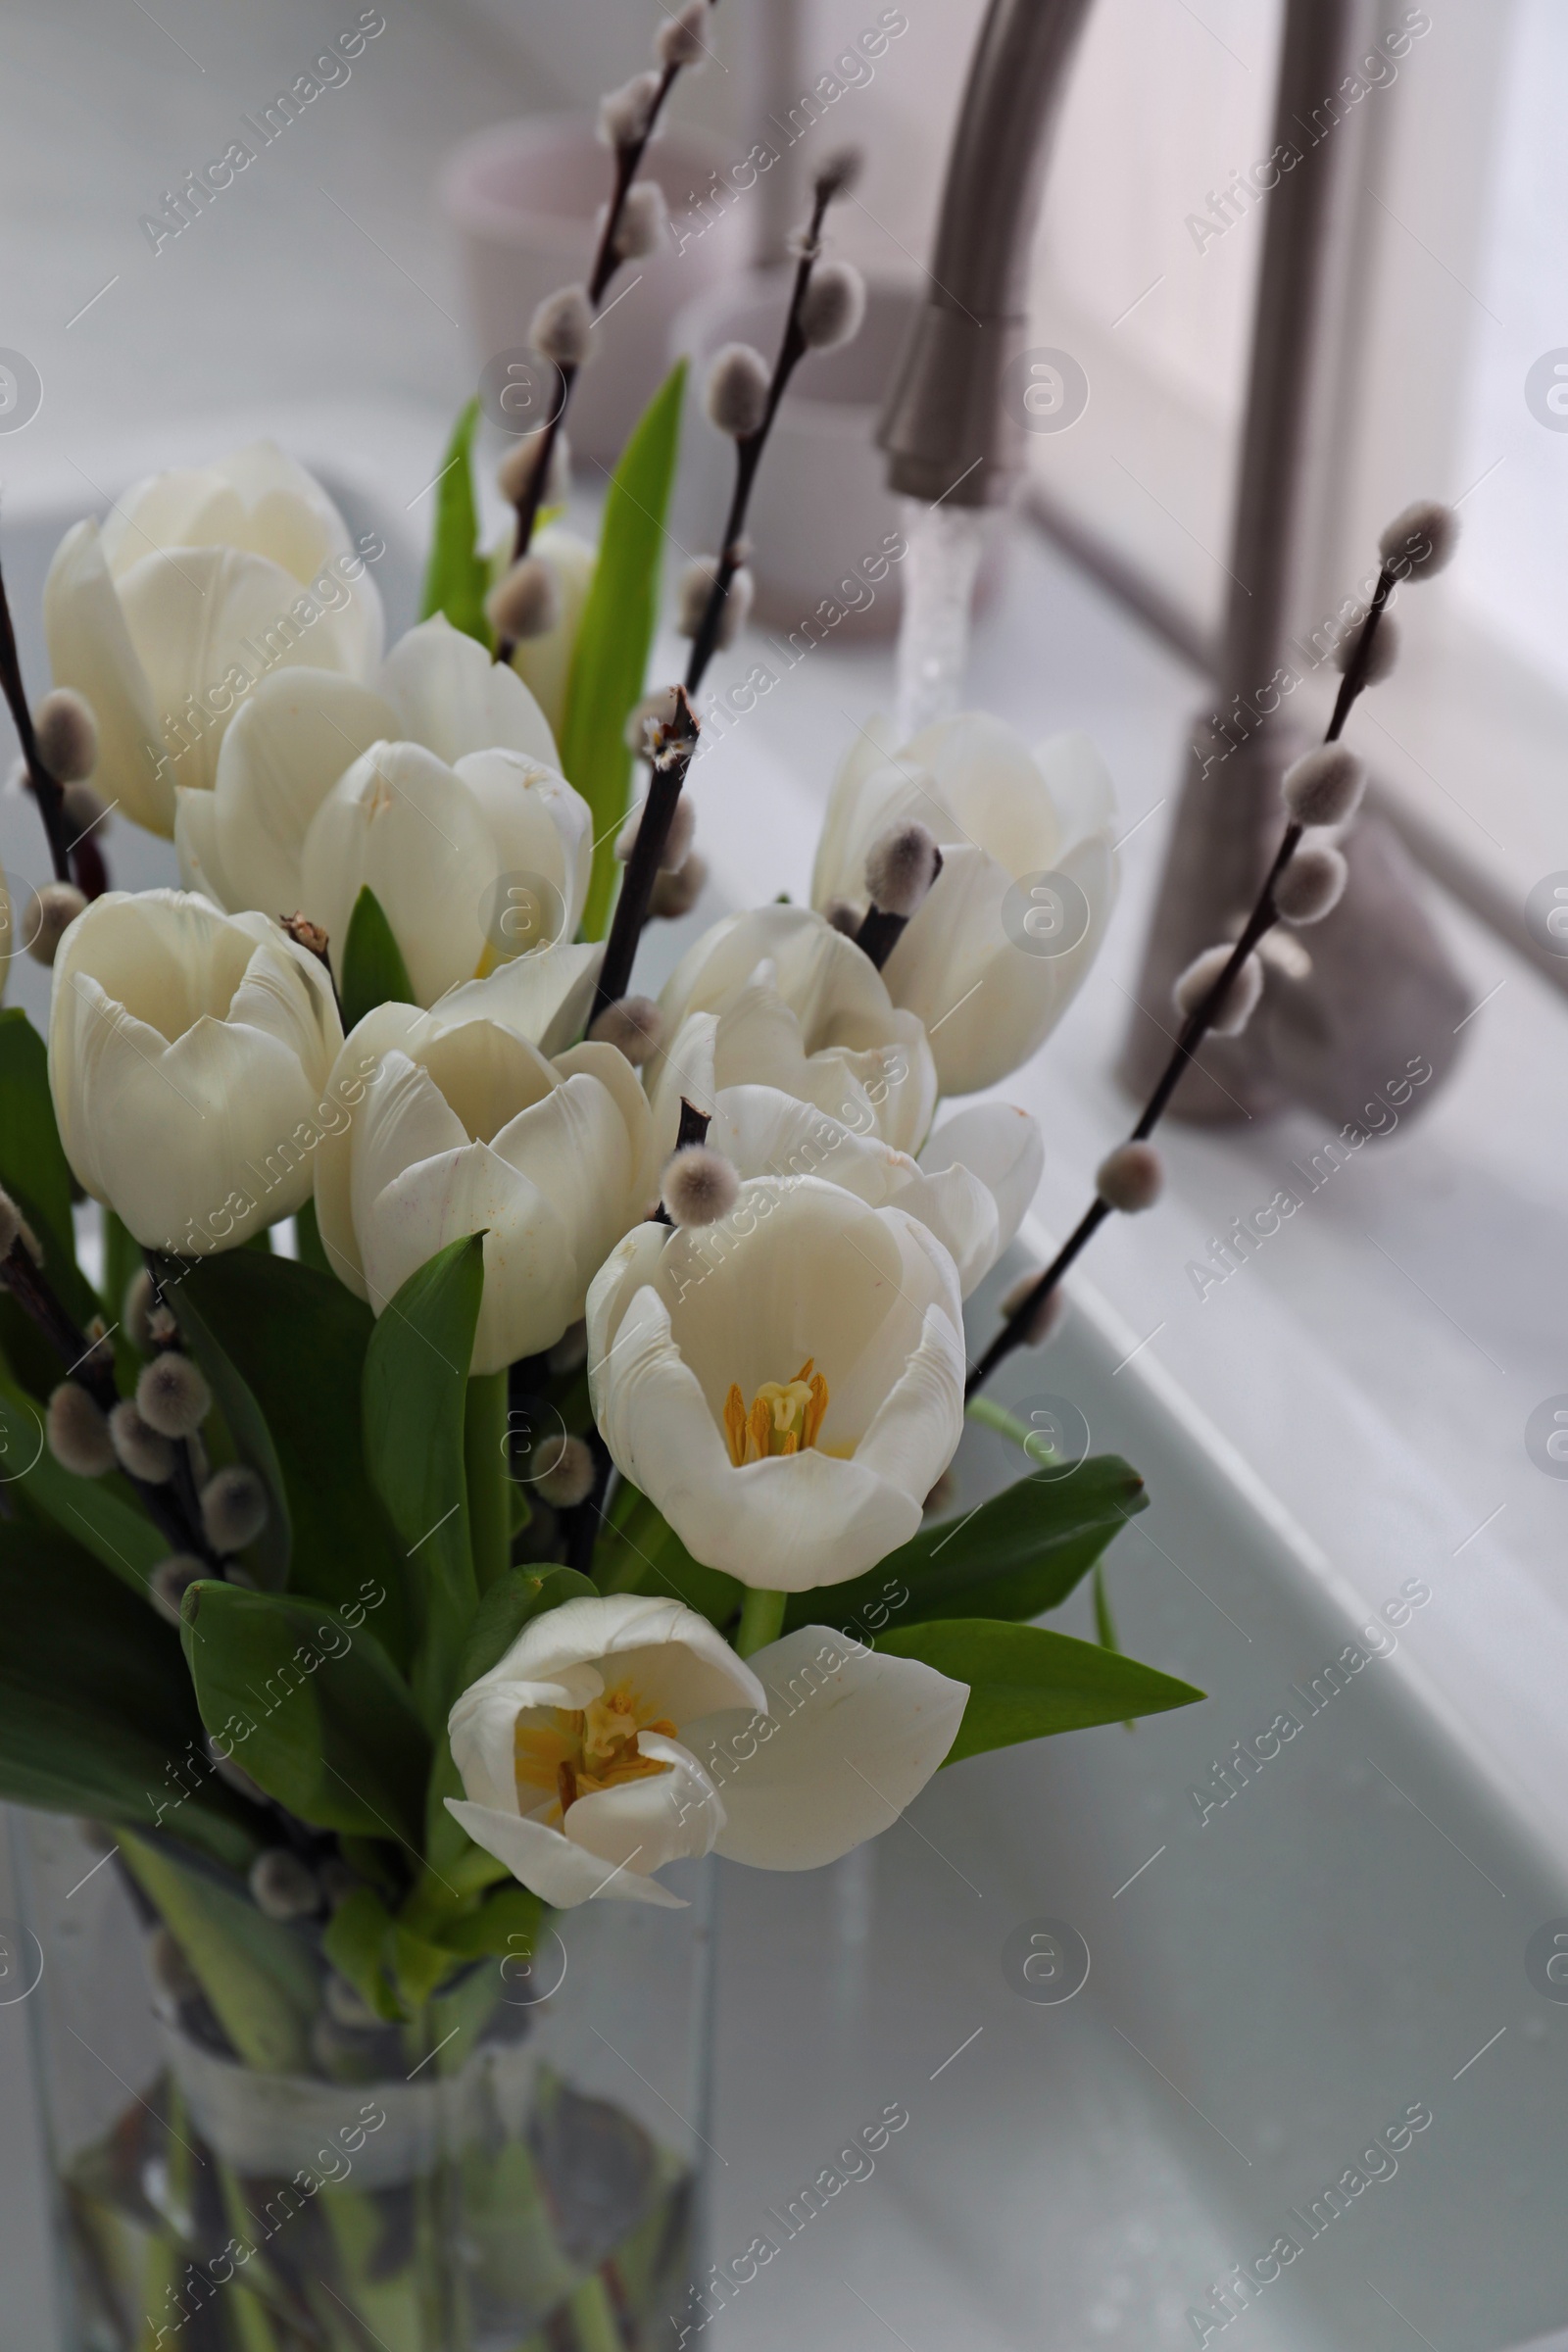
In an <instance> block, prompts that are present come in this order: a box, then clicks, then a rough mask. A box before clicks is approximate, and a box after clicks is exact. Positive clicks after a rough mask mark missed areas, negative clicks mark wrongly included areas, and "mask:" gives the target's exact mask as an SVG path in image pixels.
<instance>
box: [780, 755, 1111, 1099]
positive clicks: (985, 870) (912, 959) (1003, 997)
mask: <svg viewBox="0 0 1568 2352" xmlns="http://www.w3.org/2000/svg"><path fill="white" fill-rule="evenodd" d="M911 820H918V821H919V823H921V824H922V825H924V826H926V827H927V828H928V830H929V831H930V832H932V833H933V834H934V835H935V836H936V839H937V841H938V843H939V845H940V847H941V850H942V859H943V863H942V871H941V873H940V874H939V875H938V876H937V879H936V882H935V884H934V885H933V887H932V889H931V892H930V895H929V897H928V898H927V899H926V901H925V903H924V905H923V906H922V907H920V908H919V909H918V911H917V912H916V913H915V914H914V915H913V916H912V917H911V919H910V922H909V925H908V928H907V930H906V931H905V932H904V934H903V936H902V937H901V938H900V940H899V941H898V943H897V945H896V946H895V948H894V950H893V953H892V955H891V956H889V957H888V960H887V964H886V967H885V973H884V976H885V978H886V981H887V985H888V988H889V990H890V992H891V994H892V997H893V1001H894V1003H895V1004H896V1005H905V1006H907V1008H908V1009H909V1010H910V1011H911V1012H916V1013H918V1014H919V1016H920V1019H921V1021H922V1022H923V1023H924V1025H925V1029H926V1033H927V1035H928V1036H929V1038H930V1040H931V1051H932V1053H933V1054H935V1056H936V1066H937V1074H938V1077H939V1078H940V1080H941V1084H942V1091H943V1093H944V1094H949V1095H968V1094H974V1093H976V1092H977V1091H978V1090H979V1089H980V1088H981V1087H986V1086H995V1085H996V1084H997V1082H998V1080H999V1079H1002V1078H1005V1077H1006V1075H1007V1073H1008V1072H1009V1071H1010V1070H1015V1069H1017V1068H1018V1066H1019V1065H1020V1063H1022V1062H1025V1061H1027V1060H1028V1059H1029V1056H1030V1055H1031V1054H1034V1053H1035V1052H1036V1051H1037V1050H1038V1048H1039V1047H1040V1046H1041V1045H1043V1044H1044V1042H1045V1040H1046V1038H1047V1037H1048V1036H1049V1035H1050V1033H1051V1031H1052V1030H1053V1029H1054V1027H1055V1025H1056V1023H1057V1021H1058V1020H1060V1018H1061V1016H1062V1014H1063V1013H1064V1012H1065V1011H1066V1009H1067V1006H1068V1005H1070V1004H1071V1003H1072V1000H1073V998H1074V996H1075V995H1076V994H1077V992H1078V988H1079V985H1080V983H1081V982H1082V980H1083V979H1084V976H1085V974H1086V973H1087V972H1088V970H1089V966H1090V965H1091V963H1092V962H1093V961H1094V958H1095V956H1096V954H1097V952H1098V950H1099V947H1100V943H1101V940H1102V938H1103V936H1104V930H1105V925H1106V923H1107V922H1108V920H1109V917H1110V910H1111V907H1113V905H1114V904H1115V898H1116V885H1117V864H1116V855H1115V849H1114V846H1113V845H1114V842H1115V838H1116V808H1115V793H1114V788H1113V787H1112V784H1111V781H1110V777H1109V775H1108V774H1107V772H1106V770H1105V767H1104V765H1103V761H1102V760H1101V758H1100V755H1099V753H1098V752H1097V751H1096V750H1095V748H1094V746H1093V744H1092V743H1091V742H1090V741H1089V738H1088V737H1087V736H1086V735H1057V736H1054V737H1053V738H1052V740H1051V741H1050V742H1049V743H1045V744H1042V745H1041V747H1040V748H1039V750H1038V751H1034V752H1031V750H1030V749H1029V747H1028V745H1027V744H1026V743H1025V742H1024V740H1023V738H1022V737H1021V736H1020V735H1017V734H1015V733H1014V731H1013V730H1012V728H1011V727H1008V726H1005V725H1004V724H1003V722H1002V720H1001V719H997V718H990V717H986V716H984V715H981V714H979V713H975V712H970V713H967V714H965V715H964V716H961V717H957V718H944V719H938V720H937V721H936V723H935V725H933V726H929V727H926V728H924V729H923V730H922V731H921V732H920V733H919V734H918V735H916V736H914V737H912V738H911V740H910V741H909V742H908V743H907V744H905V745H904V746H903V747H902V748H898V747H897V746H896V743H895V739H894V735H893V730H892V728H891V727H890V726H889V725H888V724H887V722H886V721H885V720H884V721H874V722H873V724H872V726H871V727H870V728H868V729H865V730H862V735H861V739H860V740H859V742H858V743H857V745H856V747H855V749H854V750H853V751H852V752H851V753H850V755H849V757H848V758H847V759H846V760H845V762H844V764H843V766H842V767H841V768H840V770H839V773H838V777H837V780H836V781H835V783H834V786H833V791H832V794H831V796H830V798H829V801H828V808H827V817H826V820H825V822H824V824H823V827H822V838H821V840H820V842H819V843H818V845H817V852H816V864H815V868H814V870H813V873H812V877H811V902H812V905H813V906H815V907H823V908H825V907H828V906H829V905H830V904H831V903H832V902H833V901H834V900H835V899H846V900H849V901H851V902H852V903H854V904H858V905H863V904H864V902H865V895H866V894H865V861H866V857H867V855H868V853H869V851H870V850H871V848H872V845H873V844H874V843H875V842H876V841H878V840H879V839H880V837H881V836H882V835H883V834H885V833H886V832H887V831H888V830H889V828H890V827H892V826H895V825H900V824H907V823H908V822H910V821H911ZM1054 875H1061V876H1065V877H1066V880H1067V882H1068V883H1069V884H1071V885H1075V886H1076V889H1077V891H1078V892H1081V894H1082V897H1081V899H1078V898H1072V899H1071V904H1070V906H1069V905H1066V904H1064V903H1063V902H1062V901H1061V900H1059V899H1058V898H1055V897H1053V898H1051V899H1044V898H1043V899H1042V900H1041V901H1040V902H1039V904H1038V905H1037V904H1036V903H1034V902H1031V900H1030V897H1029V888H1030V886H1031V885H1032V884H1034V883H1035V882H1036V881H1037V880H1038V879H1039V878H1040V877H1042V876H1054ZM1019 885H1021V886H1022V888H1021V889H1020V888H1019V887H1017V886H1019ZM1045 887H1046V889H1047V891H1049V890H1050V884H1049V883H1047V884H1046V886H1045ZM1009 894H1011V896H1010V897H1009ZM1067 896H1068V897H1071V894H1070V893H1069V894H1067ZM1053 924H1054V926H1055V933H1056V936H1055V937H1054V936H1053ZM1058 940H1064V941H1065V942H1066V943H1067V944H1065V946H1060V947H1058Z"/></svg>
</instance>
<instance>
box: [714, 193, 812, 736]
mask: <svg viewBox="0 0 1568 2352" xmlns="http://www.w3.org/2000/svg"><path fill="white" fill-rule="evenodd" d="M841 184H842V182H841V180H840V179H839V178H838V177H837V176H836V175H834V174H831V173H825V174H824V175H823V176H822V177H821V178H820V179H818V181H817V183H816V187H815V191H814V193H813V197H812V202H811V219H810V224H809V227H808V228H807V230H806V233H805V236H804V237H803V239H802V241H801V252H800V259H799V261H798V262H797V264H796V266H795V283H794V285H793V286H792V287H791V289H790V307H789V310H788V313H787V314H786V317H785V320H784V332H783V335H782V336H781V337H780V340H779V347H778V356H777V358H776V359H775V360H774V362H773V373H772V377H771V379H770V381H769V383H768V387H767V404H766V406H765V408H764V409H763V411H762V421H761V423H760V425H759V426H758V428H757V430H756V432H755V433H748V434H747V436H746V438H745V439H744V440H741V441H737V442H736V444H735V488H734V491H733V493H732V495H731V498H730V502H729V514H728V516H727V517H726V519H725V523H724V539H723V545H722V547H721V549H720V551H719V558H718V569H717V572H716V573H715V574H714V578H713V585H712V588H711V590H710V592H709V598H708V603H707V605H706V607H705V608H704V612H703V617H702V622H701V625H700V626H699V628H698V631H697V635H696V637H695V638H694V639H693V641H692V650H691V656H690V659H689V660H688V662H687V663H686V677H685V686H686V691H687V693H688V694H689V695H691V696H692V697H693V699H694V700H695V698H696V696H697V693H698V691H699V689H700V688H701V686H702V683H703V678H704V675H705V673H706V671H707V668H708V664H709V663H710V662H711V660H712V659H713V655H714V654H715V652H716V651H717V649H718V632H719V629H720V627H721V626H722V624H723V618H724V607H725V605H726V603H727V602H728V601H729V591H730V583H731V581H732V580H733V579H734V577H735V574H736V573H737V571H739V569H740V567H741V564H742V562H743V560H744V557H745V552H746V549H745V541H746V514H747V509H748V508H749V506H750V505H751V499H752V488H753V485H754V483H755V482H756V480H757V469H758V467H759V466H760V464H761V462H762V451H763V450H764V449H765V447H766V446H767V437H768V434H769V433H770V432H771V431H772V429H773V419H774V418H775V417H776V416H777V415H778V408H779V403H780V401H781V400H782V399H783V397H784V394H785V391H786V390H787V388H788V385H789V380H790V377H791V376H792V375H793V374H794V372H795V370H796V368H798V367H799V366H800V364H801V361H802V360H803V359H804V358H805V356H806V350H807V344H806V337H805V335H804V334H803V333H802V332H801V306H802V304H803V303H804V302H805V300H806V289H807V287H808V286H809V284H810V282H811V271H812V270H813V269H814V268H815V266H816V262H817V259H818V256H819V254H820V251H821V240H822V223H823V221H824V220H825V219H826V218H827V208H828V206H829V205H830V204H831V203H832V201H833V198H834V197H835V195H836V194H837V193H838V190H839V188H840V186H841Z"/></svg>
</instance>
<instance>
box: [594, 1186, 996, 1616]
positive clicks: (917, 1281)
mask: <svg viewBox="0 0 1568 2352" xmlns="http://www.w3.org/2000/svg"><path fill="white" fill-rule="evenodd" d="M962 1333H963V1326H962V1308H961V1305H960V1301H959V1294H958V1276H957V1272H956V1268H955V1266H954V1263H953V1260H952V1258H951V1257H950V1256H949V1254H948V1252H947V1250H945V1249H944V1248H943V1246H942V1244H941V1243H940V1242H939V1241H938V1240H937V1238H936V1236H935V1235H934V1234H933V1233H932V1232H931V1231H930V1230H929V1229H928V1228H927V1227H926V1226H924V1225H922V1224H919V1223H917V1222H916V1220H915V1219H914V1218H913V1217H912V1216H909V1215H907V1213H906V1212H905V1211H904V1210H903V1209H902V1208H896V1207H895V1208H873V1207H872V1206H871V1205H870V1204H869V1203H868V1202H867V1201H861V1200H858V1199H857V1198H856V1197H855V1195H854V1194H853V1193H849V1192H846V1191H845V1190H843V1189H842V1188H841V1187H840V1186H838V1185H835V1184H824V1183H823V1182H822V1181H821V1179H820V1178H818V1177H812V1176H806V1177H782V1178H780V1177H763V1178H758V1179H754V1180H753V1181H752V1182H750V1183H747V1184H743V1185H742V1186H741V1188H740V1197H739V1200H738V1201H737V1203H736V1206H735V1208H734V1209H733V1210H732V1212H731V1213H730V1215H729V1216H727V1217H725V1218H724V1219H723V1220H722V1221H721V1222H720V1223H718V1224H716V1225H705V1226H699V1227H695V1228H692V1229H689V1230H681V1229H680V1228H675V1229H674V1230H671V1229H668V1228H666V1227H664V1226H662V1225H655V1224H650V1225H643V1226H640V1227H639V1228H638V1229H637V1230H636V1231H635V1232H633V1233H629V1234H628V1235H627V1236H626V1238H625V1240H624V1241H622V1242H621V1243H620V1244H619V1246H618V1248H616V1250H614V1251H613V1253H612V1255H611V1256H610V1258H609V1259H608V1260H607V1262H606V1263H605V1265H604V1266H603V1267H602V1268H601V1269H600V1271H599V1273H598V1274H597V1275H596V1276H595V1278H594V1282H593V1286H592V1288H591V1289H590V1291H589V1293H588V1379H589V1387H590V1393H591V1395H592V1397H593V1405H594V1418H595V1420H596V1421H597V1422H598V1424H599V1429H600V1432H601V1434H602V1435H603V1437H604V1440H605V1443H606V1445H607V1446H609V1448H610V1451H611V1454H612V1456H613V1460H614V1462H615V1464H616V1466H617V1467H618V1468H619V1469H620V1470H621V1471H622V1472H623V1474H624V1475H625V1476H626V1477H627V1478H628V1479H630V1480H631V1482H632V1484H633V1485H634V1486H636V1487H638V1488H640V1489H641V1491H642V1492H643V1494H645V1495H648V1496H649V1497H650V1499H651V1500H652V1501H653V1502H654V1503H656V1504H657V1505H658V1507H659V1509H660V1510H661V1511H662V1513H663V1515H664V1517H665V1518H666V1519H667V1520H668V1521H669V1523H670V1525H671V1527H673V1528H674V1530H675V1532H676V1534H677V1535H678V1536H679V1537H680V1539H681V1542H682V1543H683V1544H685V1545H686V1548H687V1550H688V1551H689V1552H690V1553H691V1554H692V1557H693V1558H694V1559H696V1560H700V1561H702V1562H703V1563H704V1564H705V1565H706V1566H708V1567H710V1568H719V1569H723V1570H725V1571H726V1572H727V1573H728V1574H729V1575H731V1576H735V1577H739V1578H740V1580H741V1582H742V1583H743V1584H746V1585H753V1586H760V1587H762V1588H764V1589H766V1590H771V1591H774V1592H786V1593H802V1592H806V1591H808V1590H809V1588H810V1587H812V1586H815V1585H836V1584H841V1583H843V1582H844V1580H845V1579H846V1578H848V1577H852V1576H858V1574H859V1573H860V1571H861V1570H862V1569H864V1568H869V1567H872V1566H873V1565H874V1564H875V1562H876V1561H878V1560H879V1559H881V1558H882V1557H883V1556H884V1554H885V1553H887V1552H890V1551H892V1550H894V1549H895V1548H896V1547H897V1546H898V1545H899V1544H905V1543H907V1541H908V1539H909V1538H910V1537H911V1536H912V1535H913V1534H914V1533H915V1530H916V1529H917V1528H918V1527H919V1524H920V1513H921V1506H922V1505H923V1503H924V1501H925V1497H926V1495H928V1494H929V1493H930V1491H931V1488H932V1487H933V1486H934V1485H935V1483H936V1480H937V1478H938V1477H939V1475H940V1474H941V1472H942V1471H943V1470H945V1469H946V1468H947V1466H948V1463H949V1462H950V1461H951V1460H952V1459H953V1456H954V1453H955V1452H956V1449H957V1444H958V1439H959V1436H960V1435H961V1433H962V1428H963V1379H964V1354H963V1336H962Z"/></svg>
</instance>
